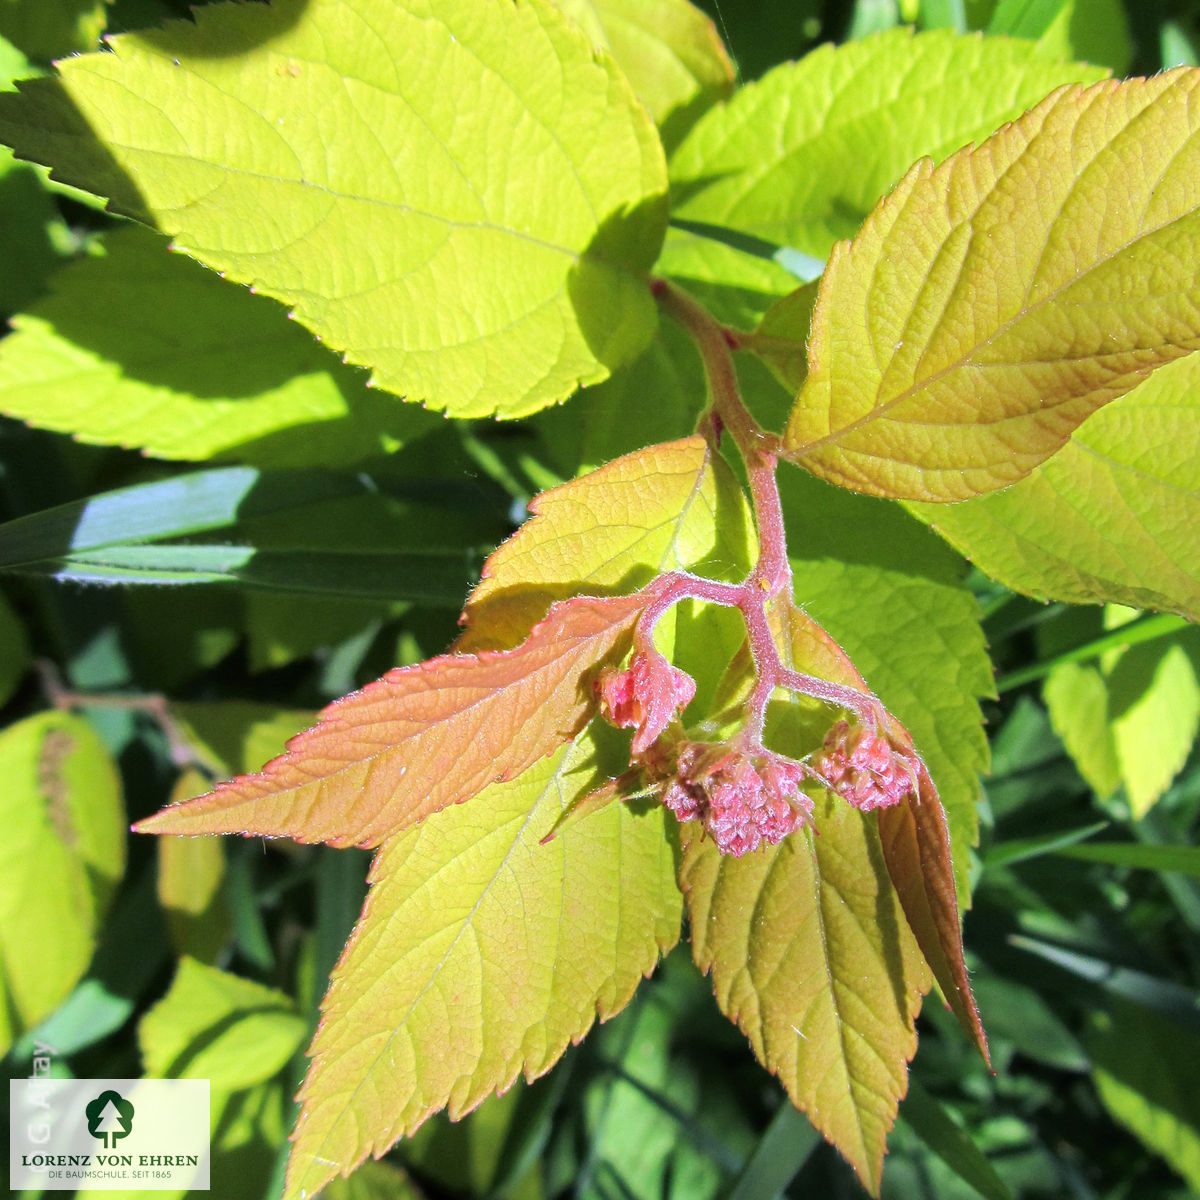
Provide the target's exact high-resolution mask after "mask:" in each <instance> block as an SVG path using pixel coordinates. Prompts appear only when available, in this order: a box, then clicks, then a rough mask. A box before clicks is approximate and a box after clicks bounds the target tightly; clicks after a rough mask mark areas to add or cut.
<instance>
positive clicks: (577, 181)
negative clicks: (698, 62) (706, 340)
mask: <svg viewBox="0 0 1200 1200" xmlns="http://www.w3.org/2000/svg"><path fill="white" fill-rule="evenodd" d="M378 16H379V8H378V5H377V4H376V3H375V2H374V0H311V2H310V0H278V2H277V3H274V4H272V5H270V6H267V5H260V4H250V5H234V4H225V5H216V6H208V7H204V8H202V9H199V10H197V12H196V15H195V23H194V24H193V23H191V22H177V23H173V24H170V25H168V26H166V27H165V28H163V29H162V30H158V31H151V32H145V33H138V34H123V35H121V36H119V37H114V38H112V39H111V40H110V41H109V43H108V51H106V52H105V53H103V54H92V55H83V56H79V57H75V58H71V59H67V60H64V61H63V62H62V63H60V64H59V72H60V77H59V78H58V79H47V80H37V81H34V82H33V83H30V84H27V85H26V87H25V88H24V89H23V90H22V92H21V93H20V94H19V95H13V96H6V97H3V104H2V107H0V136H3V137H4V138H6V139H7V140H10V141H11V143H12V144H13V145H15V146H16V148H17V150H18V152H19V153H20V154H22V155H23V156H25V157H30V158H33V159H36V160H38V161H46V162H48V163H49V165H51V166H52V167H54V168H55V173H56V175H58V176H60V177H62V178H64V179H65V180H67V181H68V182H71V183H76V184H78V185H79V186H81V187H84V188H87V189H88V190H89V191H92V192H95V193H97V194H99V195H103V196H107V197H109V198H110V200H111V204H112V206H113V207H114V208H115V209H117V210H118V211H120V212H123V213H127V214H129V215H132V216H135V217H137V218H139V219H141V220H144V221H146V222H148V223H152V224H154V225H156V226H157V227H158V228H160V229H161V230H163V231H164V232H165V233H168V234H170V235H172V236H173V238H174V241H175V245H176V246H177V247H178V248H180V249H182V250H184V251H185V252H186V253H187V254H189V255H191V256H192V257H194V258H197V259H199V260H200V261H201V262H203V263H205V265H207V266H210V267H212V268H214V269H215V270H218V271H221V272H222V273H224V274H225V275H227V276H228V278H230V279H232V280H236V281H239V282H242V283H250V284H253V285H254V286H255V287H256V288H257V289H258V290H261V291H263V292H265V293H267V294H268V295H271V296H274V297H276V298H277V299H280V300H282V301H283V302H284V303H285V304H287V305H288V306H289V308H290V309H291V310H292V311H293V312H294V313H295V315H296V317H297V318H298V319H299V320H300V321H301V322H302V323H304V324H305V325H307V326H308V327H309V328H310V329H312V330H313V331H314V332H315V333H316V334H317V335H318V336H319V337H320V338H321V339H322V340H324V341H326V342H328V343H329V344H330V345H331V346H332V347H334V348H335V349H337V350H339V351H342V352H344V353H345V355H346V357H347V358H348V359H349V361H351V362H354V363H358V364H362V365H364V366H368V367H370V368H371V369H372V372H373V374H372V378H373V381H374V382H375V383H377V384H378V385H380V386H381V387H384V388H387V389H388V390H390V391H395V392H398V393H400V394H402V395H404V396H406V397H407V398H408V399H411V400H420V401H423V402H427V403H429V404H432V405H434V406H435V407H439V408H445V409H447V410H448V411H450V412H452V413H454V414H456V415H459V416H466V415H482V414H486V413H492V412H498V413H501V414H504V415H507V416H515V415H519V414H523V413H528V412H532V411H534V410H536V409H538V408H541V407H543V406H545V405H546V404H550V403H553V402H555V401H558V400H562V399H564V398H565V397H566V396H568V395H569V394H570V393H571V392H572V391H574V390H575V388H576V386H578V385H579V384H580V383H593V382H596V381H598V380H600V379H603V378H604V377H605V376H606V375H607V374H608V373H609V372H610V370H611V369H612V368H613V367H615V366H618V365H619V364H620V363H622V362H624V361H626V360H628V359H629V358H631V357H632V356H633V355H634V354H636V353H637V352H638V351H639V350H640V349H641V348H642V347H643V346H644V345H645V344H646V343H647V342H648V341H649V338H650V336H651V334H652V332H653V329H654V323H655V310H654V304H653V301H652V299H651V297H650V294H649V291H648V289H647V288H646V285H645V281H644V279H643V278H642V276H643V274H644V272H645V271H646V270H647V269H648V268H649V267H650V266H651V264H652V263H653V261H654V258H655V256H656V254H657V252H658V247H659V244H660V242H661V240H662V233H663V222H664V200H665V190H666V172H665V166H664V163H663V157H662V149H661V146H660V144H659V141H658V137H657V134H656V132H655V130H654V127H653V125H652V124H651V122H650V119H649V117H648V116H647V115H646V113H645V110H644V109H642V108H641V107H640V105H639V104H638V103H637V101H636V99H635V97H634V95H633V92H632V90H631V89H630V88H629V85H628V84H627V83H626V82H625V80H624V78H623V77H622V76H621V74H620V73H619V71H618V70H617V69H616V68H615V66H614V65H613V64H612V62H611V60H609V59H607V58H601V59H598V58H597V57H596V56H595V55H594V53H593V50H592V47H591V46H590V45H589V44H588V42H587V40H586V39H585V38H584V37H582V36H581V35H580V34H578V33H577V32H576V31H575V30H574V29H572V28H571V27H570V26H569V25H568V24H567V22H566V21H565V19H564V18H563V17H562V16H561V15H560V14H559V13H558V12H557V10H555V9H554V8H552V7H551V6H550V5H549V4H548V3H545V2H544V0H531V2H530V3H526V4H521V5H519V6H515V5H511V4H489V5H479V4H475V3H470V2H468V0H435V2H434V3H421V2H420V0H394V2H393V3H391V4H389V5H388V6H387V18H386V20H385V21H383V22H380V21H379V20H378V19H377V18H378ZM468 100H469V104H468V103H467V101H468ZM547 196H553V197H554V202H553V203H547V202H546V197H547ZM247 214H254V216H253V219H249V218H248V216H247Z"/></svg>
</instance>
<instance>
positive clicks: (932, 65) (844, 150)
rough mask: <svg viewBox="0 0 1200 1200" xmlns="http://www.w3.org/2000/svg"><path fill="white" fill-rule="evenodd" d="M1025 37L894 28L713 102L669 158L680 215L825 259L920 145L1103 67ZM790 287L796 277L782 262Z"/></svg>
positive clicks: (922, 149) (968, 137) (1020, 106)
mask: <svg viewBox="0 0 1200 1200" xmlns="http://www.w3.org/2000/svg"><path fill="white" fill-rule="evenodd" d="M1029 49H1030V47H1029V45H1028V44H1027V43H1022V42H1016V41H1009V40H1007V39H1003V38H978V37H959V36H956V35H955V34H952V33H949V32H945V31H935V32H931V33H925V34H918V35H915V36H914V35H913V33H912V32H911V31H910V30H900V29H898V30H894V31H891V32H888V33H885V34H881V35H879V36H877V37H870V38H864V39H862V40H860V41H854V42H849V43H847V44H845V45H842V46H838V47H836V48H835V47H833V46H823V47H822V48H821V49H819V50H816V51H814V52H813V53H812V54H810V55H808V56H807V57H806V58H804V59H802V60H801V61H800V62H798V63H786V64H784V65H783V66H780V67H776V68H775V69H774V70H773V71H771V72H770V73H768V74H767V75H765V76H764V77H763V78H762V79H761V80H759V81H758V82H757V83H752V84H750V85H749V86H747V87H744V88H742V89H740V90H739V91H738V92H737V94H736V95H735V96H734V97H733V99H732V100H730V101H729V102H728V103H727V104H723V105H720V106H718V107H717V108H714V109H713V110H712V111H711V112H709V113H708V114H707V115H706V116H705V117H704V118H702V119H701V121H700V122H699V123H698V124H697V125H696V127H695V129H693V131H692V133H691V135H690V136H689V137H688V138H687V140H686V141H685V142H684V143H683V145H682V146H680V148H679V149H678V151H676V153H675V154H674V155H673V156H672V159H671V164H670V173H671V192H672V196H673V198H675V202H674V207H673V209H672V213H671V216H672V218H673V219H674V218H676V217H682V218H686V219H688V220H691V221H703V222H708V223H711V224H713V225H723V226H727V227H729V228H731V229H736V230H740V231H742V232H743V233H749V234H753V235H755V236H756V237H759V238H762V239H764V240H766V241H768V242H773V243H775V244H777V245H782V246H790V247H793V248H794V249H796V250H799V251H801V252H803V253H804V254H807V255H811V256H813V257H815V258H818V259H824V258H825V257H826V256H827V255H828V254H829V252H830V250H831V249H832V248H833V244H834V242H836V241H837V240H838V239H839V238H845V237H852V236H853V235H854V234H855V233H856V232H857V230H858V227H859V225H860V224H861V223H862V222H863V220H864V219H865V218H866V216H867V214H868V213H869V212H870V211H871V210H872V209H873V208H874V207H875V204H876V203H877V201H878V200H879V198H880V197H881V196H883V195H884V194H885V193H886V192H887V191H888V190H889V188H891V187H892V185H893V184H895V183H896V181H897V180H898V179H899V178H900V177H901V175H902V174H903V173H904V172H905V171H906V170H907V169H908V167H909V166H910V165H911V164H912V163H913V161H914V160H915V159H917V158H920V157H921V156H922V155H931V156H932V157H934V158H935V159H940V158H945V157H946V156H947V155H948V154H950V153H952V152H953V151H955V150H957V149H958V148H959V147H960V146H962V145H963V144H964V143H966V142H971V141H975V140H978V139H980V138H983V137H986V136H987V135H988V134H989V133H991V132H992V130H994V129H995V128H996V127H997V126H999V125H1001V124H1002V123H1003V122H1005V121H1009V120H1012V119H1013V118H1014V117H1016V116H1018V115H1019V114H1020V113H1021V112H1023V111H1024V110H1025V109H1026V108H1028V107H1029V106H1030V105H1032V104H1034V103H1036V102H1037V101H1038V100H1040V99H1041V98H1042V97H1043V96H1045V95H1046V93H1047V92H1048V91H1050V90H1051V89H1052V88H1054V87H1056V86H1058V85H1060V84H1064V83H1074V82H1089V81H1091V80H1095V79H1099V78H1100V77H1101V76H1102V74H1103V72H1100V71H1097V70H1095V69H1093V68H1088V67H1083V66H1080V65H1078V64H1076V65H1073V66H1071V65H1065V64H1061V63H1054V62H1050V61H1046V60H1041V59H1037V58H1035V57H1032V56H1031V55H1030V53H1029ZM779 277H780V279H781V280H782V281H783V285H784V286H783V289H782V291H780V292H778V293H777V295H782V294H783V293H784V292H786V291H789V290H791V287H794V286H795V280H794V279H793V280H792V282H791V284H790V286H788V285H787V276H786V274H784V273H782V272H781V273H780V276H779Z"/></svg>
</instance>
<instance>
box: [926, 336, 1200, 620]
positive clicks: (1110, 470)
mask: <svg viewBox="0 0 1200 1200" xmlns="http://www.w3.org/2000/svg"><path fill="white" fill-rule="evenodd" d="M1198 463H1200V355H1195V354H1190V355H1188V356H1186V357H1185V358H1181V359H1179V360H1177V361H1176V362H1173V363H1171V364H1170V365H1169V366H1165V367H1162V368H1160V369H1159V370H1157V371H1155V372H1154V374H1153V375H1151V376H1150V378H1149V379H1147V380H1146V381H1145V382H1144V383H1142V384H1140V385H1139V386H1138V387H1136V388H1134V389H1133V391H1131V392H1130V393H1129V394H1128V395H1127V396H1122V397H1121V398H1120V399H1117V400H1114V401H1112V402H1111V403H1110V404H1107V405H1105V406H1104V407H1103V408H1102V409H1100V410H1099V412H1096V413H1093V414H1092V415H1091V416H1090V417H1088V419H1087V420H1086V421H1084V422H1083V424H1082V425H1080V426H1079V427H1078V428H1077V429H1076V430H1075V431H1074V432H1073V433H1072V434H1071V436H1070V439H1069V440H1068V441H1067V443H1066V445H1064V446H1063V447H1062V449H1061V450H1059V451H1058V453H1057V454H1055V455H1054V456H1053V457H1052V458H1050V459H1048V460H1047V461H1046V462H1044V463H1042V465H1041V466H1040V467H1038V468H1037V469H1036V470H1034V471H1033V473H1032V474H1031V475H1029V476H1028V477H1027V478H1025V479H1022V480H1020V481H1019V482H1018V483H1016V484H1014V485H1013V486H1012V487H1011V488H1007V489H1006V490H1004V491H1001V492H993V493H992V494H990V495H988V496H980V497H977V498H976V499H973V500H967V501H965V502H964V503H962V504H955V505H944V504H939V505H936V506H934V505H923V504H915V505H912V506H911V508H912V511H913V512H914V513H915V514H916V515H917V516H919V517H920V518H921V520H923V521H926V522H928V523H929V524H930V525H931V526H932V527H933V528H934V529H936V530H937V532H938V533H940V534H941V535H942V537H944V538H946V540H947V541H949V542H950V543H951V544H953V545H954V546H955V547H957V548H958V549H959V550H960V551H962V553H963V554H965V555H966V556H967V557H968V558H970V559H971V561H972V562H974V563H975V564H976V565H977V566H978V567H979V568H980V570H982V571H985V572H986V573H987V574H989V575H991V576H992V577H993V578H995V579H998V580H999V581H1000V582H1001V583H1003V584H1004V585H1005V586H1006V587H1010V588H1013V589H1014V590H1015V591H1020V592H1026V593H1027V594H1029V595H1032V596H1037V597H1039V598H1040V599H1054V600H1068V601H1071V602H1072V603H1094V602H1096V601H1103V600H1113V601H1116V602H1117V603H1119V604H1127V605H1129V606H1130V607H1133V608H1151V609H1160V610H1165V611H1168V612H1175V613H1179V614H1181V615H1183V616H1186V617H1189V618H1190V619H1191V620H1193V621H1196V620H1200V542H1198V541H1197V539H1196V538H1195V537H1193V536H1192V535H1191V530H1192V529H1194V528H1196V527H1197V525H1198V524H1200V468H1198V466H1197V464H1198Z"/></svg>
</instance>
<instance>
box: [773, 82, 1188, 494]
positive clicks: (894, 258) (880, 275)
mask: <svg viewBox="0 0 1200 1200" xmlns="http://www.w3.org/2000/svg"><path fill="white" fill-rule="evenodd" d="M1197 88H1200V72H1196V71H1192V70H1180V71H1174V72H1170V73H1167V74H1164V75H1160V76H1157V77H1155V78H1154V79H1150V80H1135V81H1131V82H1127V83H1101V84H1097V85H1095V86H1094V87H1092V88H1089V89H1086V90H1084V89H1081V88H1077V87H1075V88H1065V89H1063V90H1061V91H1059V92H1056V93H1054V94H1053V95H1052V96H1050V97H1048V98H1047V99H1046V100H1045V101H1044V102H1043V103H1042V104H1039V105H1038V106H1037V107H1036V108H1035V109H1033V110H1032V111H1031V112H1029V113H1027V114H1025V116H1023V117H1021V118H1020V120H1018V121H1016V122H1015V123H1013V124H1012V125H1010V126H1007V127H1006V128H1005V129H1003V130H1001V131H1000V132H999V133H997V134H995V135H993V136H992V137H991V138H989V139H988V140H987V141H986V142H984V143H983V144H982V145H981V146H978V147H976V148H968V149H966V150H963V151H960V152H959V153H958V154H956V155H955V156H954V157H953V158H951V159H949V160H948V161H947V162H945V163H943V164H942V165H941V166H940V167H938V168H936V169H935V168H934V167H933V166H932V164H931V163H929V162H928V161H926V162H922V163H918V164H917V166H915V167H914V168H913V169H912V171H910V172H909V174H908V175H907V176H905V178H904V179H903V180H902V181H901V183H900V184H899V185H898V186H897V187H896V190H895V191H894V192H893V193H892V194H891V195H890V196H889V197H888V198H887V200H886V201H884V203H883V204H881V205H880V207H879V208H878V209H877V210H876V211H875V213H874V214H873V215H872V217H871V218H870V220H869V221H868V222H867V224H866V225H865V226H864V227H863V230H862V232H861V233H860V234H859V235H858V237H857V238H856V239H855V240H854V242H853V243H852V244H850V245H842V246H840V247H839V248H838V249H837V250H836V251H835V253H834V255H833V257H832V258H831V260H830V264H829V267H828V269H827V270H826V272H825V275H824V277H823V279H822V282H821V292H820V297H819V299H818V301H817V309H816V314H815V316H814V320H813V337H812V341H811V344H810V348H809V362H810V371H809V376H808V380H807V382H806V383H805V386H804V388H803V390H802V391H801V393H800V395H799V397H798V399H797V401H796V406H795V408H794V409H793V410H792V415H791V418H790V419H789V422H788V426H787V430H786V433H785V436H784V444H785V449H786V452H787V455H788V457H789V458H791V459H792V460H793V461H795V462H799V463H801V464H803V465H804V466H806V467H808V468H809V469H810V470H812V471H813V472H814V473H816V474H819V475H821V476H823V477H825V478H827V479H830V480H831V481H833V482H835V483H838V484H840V485H842V486H844V487H852V488H855V489H857V490H860V491H868V492H873V493H875V494H878V495H886V496H891V497H897V498H901V499H912V500H932V501H951V500H963V499H966V498H967V497H970V496H974V495H981V494H983V493H985V492H990V491H993V490H995V489H996V488H1000V487H1004V486H1006V485H1008V484H1011V483H1014V482H1016V481H1017V480H1019V479H1021V478H1022V477H1024V476H1025V475H1027V474H1029V472H1030V471H1032V470H1033V469H1034V468H1035V467H1036V466H1037V465H1038V464H1039V463H1041V462H1043V461H1045V459H1047V458H1049V457H1050V455H1052V454H1053V453H1054V452H1055V451H1056V450H1058V449H1059V448H1060V447H1061V446H1062V445H1063V444H1064V443H1065V442H1066V441H1067V440H1068V439H1069V438H1070V436H1071V433H1072V431H1073V430H1074V429H1075V428H1076V427H1077V426H1078V425H1079V424H1080V423H1081V422H1082V421H1083V420H1084V419H1085V418H1086V417H1087V416H1088V415H1089V414H1090V413H1092V412H1093V411H1095V410H1096V409H1098V408H1100V407H1101V406H1102V405H1104V404H1106V403H1107V402H1108V401H1110V400H1112V399H1114V398H1116V397H1117V396H1120V395H1122V394H1124V393H1125V392H1128V391H1129V390H1131V389H1132V388H1133V387H1135V386H1136V385H1137V384H1138V383H1140V382H1141V381H1142V380H1143V379H1145V378H1146V377H1147V376H1148V375H1149V374H1150V372H1151V371H1152V370H1154V369H1155V368H1156V367H1159V366H1163V365H1164V364H1166V363H1169V362H1171V361H1173V360H1175V359H1177V358H1180V357H1181V356H1182V355H1184V354H1186V353H1188V352H1189V351H1191V350H1195V349H1196V348H1198V347H1200V316H1198V315H1197V313H1198V312H1200V282H1198V275H1197V271H1196V264H1197V261H1200V211H1198V208H1200V182H1198V181H1200V138H1196V136H1195V134H1196V132H1197V129H1200V122H1198V119H1197V117H1196V116H1195V115H1194V114H1195V110H1194V106H1193V104H1192V97H1193V95H1194V93H1195V92H1196V89H1197ZM1115 178H1119V179H1120V186H1121V203H1120V204H1119V205H1114V204H1112V203H1111V202H1110V189H1111V188H1112V186H1113V183H1112V181H1113V180H1114V179H1115Z"/></svg>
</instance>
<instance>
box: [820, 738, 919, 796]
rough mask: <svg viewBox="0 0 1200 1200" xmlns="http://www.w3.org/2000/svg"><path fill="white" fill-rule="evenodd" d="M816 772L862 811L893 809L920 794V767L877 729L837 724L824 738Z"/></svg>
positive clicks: (835, 790)
mask: <svg viewBox="0 0 1200 1200" xmlns="http://www.w3.org/2000/svg"><path fill="white" fill-rule="evenodd" d="M812 769H813V771H814V772H815V773H816V774H817V775H818V776H820V777H821V779H823V780H824V781H825V783H826V784H828V786H829V787H830V788H831V789H832V790H833V791H834V792H836V793H837V794H838V795H839V796H841V797H842V799H843V800H846V801H847V802H848V803H850V804H853V805H854V807H855V808H859V809H862V810H863V812H870V811H871V810H872V809H876V808H890V807H891V806H892V805H893V804H899V803H900V801H901V800H902V799H903V798H904V797H905V796H906V795H908V794H909V793H914V794H915V793H916V791H917V765H916V762H915V761H914V760H913V758H912V757H911V756H910V755H908V754H906V753H904V752H903V751H901V750H899V749H897V748H896V747H895V746H893V745H892V743H891V742H889V741H888V739H887V738H886V737H884V736H882V735H881V734H880V733H878V732H877V731H876V730H874V729H867V728H866V727H863V726H852V725H851V724H850V723H849V722H848V721H838V722H837V723H836V724H835V725H834V726H833V728H832V729H830V731H829V733H828V734H827V735H826V737H825V745H824V746H823V747H822V750H821V753H820V754H819V755H818V756H817V758H816V760H815V761H814V762H813V765H812Z"/></svg>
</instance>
